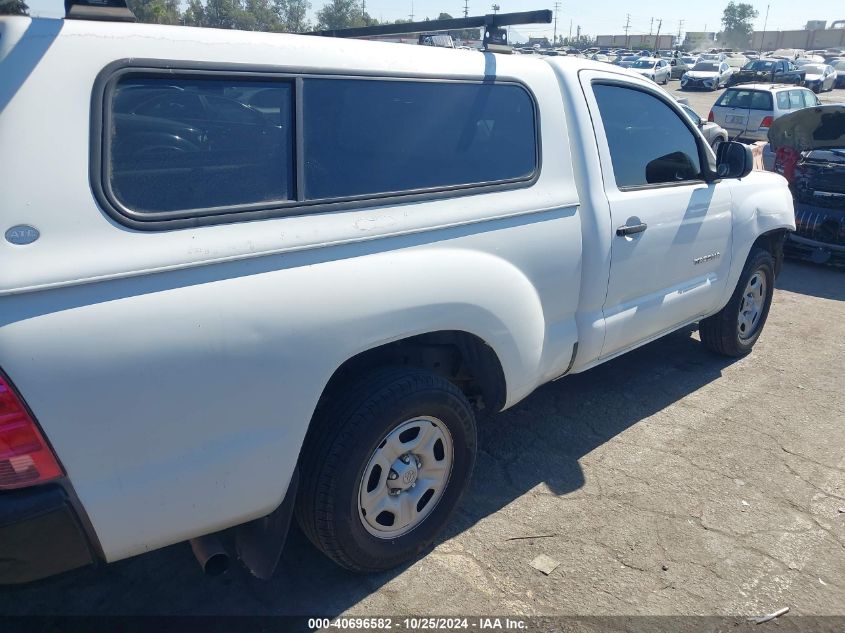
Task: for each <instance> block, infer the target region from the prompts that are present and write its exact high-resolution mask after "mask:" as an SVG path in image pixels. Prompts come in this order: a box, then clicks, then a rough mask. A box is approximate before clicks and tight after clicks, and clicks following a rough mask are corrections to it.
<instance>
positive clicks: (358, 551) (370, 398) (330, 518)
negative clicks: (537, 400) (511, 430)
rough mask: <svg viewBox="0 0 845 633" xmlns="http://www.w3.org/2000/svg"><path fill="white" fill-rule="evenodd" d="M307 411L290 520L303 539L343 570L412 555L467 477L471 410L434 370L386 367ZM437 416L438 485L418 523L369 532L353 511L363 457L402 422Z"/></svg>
mask: <svg viewBox="0 0 845 633" xmlns="http://www.w3.org/2000/svg"><path fill="white" fill-rule="evenodd" d="M320 409H321V410H320V411H318V412H317V413H315V417H314V420H313V421H312V428H311V429H310V430H309V433H308V437H307V438H306V441H305V445H304V447H303V450H302V453H301V455H300V460H299V463H300V466H299V467H300V472H301V476H302V479H301V482H302V483H301V485H300V490H299V494H298V496H297V503H296V518H297V521H298V522H299V525H300V526H301V528H302V530H303V532H304V533H305V535H306V536H307V537H308V539H309V540H310V541H311V542H312V543H313V544H314V545H315V546H316V547H317V548H318V549H319V550H320V551H322V552H323V553H324V554H325V555H326V556H328V557H329V558H330V559H332V560H333V561H334V562H335V563H337V564H338V565H340V566H341V567H345V568H346V569H349V570H352V571H356V572H375V571H383V570H386V569H391V568H393V567H396V566H398V565H401V564H402V563H405V562H407V561H410V560H413V559H414V558H416V557H417V556H419V554H420V553H422V552H423V551H424V550H425V549H427V548H428V547H429V545H430V544H431V543H432V541H434V539H435V538H436V536H437V534H438V533H439V532H440V531H441V529H442V528H443V527H444V526H445V525H446V523H447V522H448V520H449V517H450V516H451V514H452V512H453V510H454V509H455V507H456V506H457V504H458V502H459V501H460V498H461V496H462V495H463V493H464V490H465V489H466V487H467V484H468V483H469V480H470V476H471V474H472V469H473V466H474V464H475V455H476V427H475V415H474V413H473V410H472V407H471V405H470V403H469V402H468V401H467V399H466V397H465V396H464V394H463V393H461V391H460V390H458V389H457V387H455V386H454V385H453V384H452V383H450V382H449V381H448V380H446V379H444V378H441V377H440V376H438V375H436V374H433V373H430V372H426V371H422V370H415V369H408V368H388V369H384V370H381V371H378V372H375V373H372V374H370V375H368V376H365V377H364V378H363V379H362V380H359V381H357V382H354V383H352V384H350V385H349V386H348V387H347V388H346V389H343V390H342V391H341V392H339V393H338V394H337V397H335V398H332V402H331V403H330V404H328V405H326V406H321V407H320ZM416 416H432V417H435V418H437V419H438V420H440V421H441V422H442V423H443V424H444V425H445V427H446V428H447V429H448V431H449V433H450V434H451V439H452V443H453V463H452V469H451V473H450V474H449V476H448V480H447V483H446V487H445V488H444V489H443V492H442V494H441V496H440V498H439V500H438V501H437V503H436V505H435V506H434V508H433V510H431V511H430V512H429V514H428V515H427V516H425V518H423V519H422V521H421V523H419V525H417V526H416V527H415V528H413V529H412V530H411V531H410V532H407V533H405V534H401V535H399V536H397V537H395V538H390V539H385V538H378V537H376V536H373V535H372V534H370V532H368V531H367V529H366V528H365V527H364V523H363V520H362V518H361V516H359V491H360V486H361V482H362V478H363V475H364V471H365V468H366V466H367V464H368V462H369V460H370V457H371V456H372V455H373V453H374V452H375V451H376V449H378V448H380V446H381V445H383V444H384V441H383V440H384V439H385V438H386V437H387V436H388V434H389V433H390V432H391V431H393V430H394V429H395V428H396V427H397V426H398V425H400V424H401V423H402V422H404V421H406V420H408V419H412V418H414V417H416Z"/></svg>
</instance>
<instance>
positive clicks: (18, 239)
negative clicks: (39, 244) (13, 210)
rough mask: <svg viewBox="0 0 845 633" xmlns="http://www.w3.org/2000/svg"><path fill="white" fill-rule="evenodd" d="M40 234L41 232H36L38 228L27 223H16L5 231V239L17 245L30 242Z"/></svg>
mask: <svg viewBox="0 0 845 633" xmlns="http://www.w3.org/2000/svg"><path fill="white" fill-rule="evenodd" d="M40 236H41V233H39V232H38V229H36V228H35V227H34V226H29V225H28V224H18V225H16V226H13V227H12V228H10V229H9V230H8V231H6V241H7V242H9V243H10V244H17V245H18V246H24V245H26V244H32V243H33V242H34V241H35V240H37V239H38V238H39V237H40Z"/></svg>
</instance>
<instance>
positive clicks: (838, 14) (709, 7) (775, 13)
mask: <svg viewBox="0 0 845 633" xmlns="http://www.w3.org/2000/svg"><path fill="white" fill-rule="evenodd" d="M28 4H29V6H30V9H31V12H32V14H33V15H36V14H40V15H43V16H45V17H60V16H61V15H62V14H63V12H64V5H63V4H62V0H28ZM312 4H313V9H312V12H311V13H312V15H313V13H314V11H316V10H317V9H319V8H320V7H321V6H322V5H323V4H324V0H312ZM498 4H499V6H500V7H501V11H502V12H509V11H529V10H533V9H546V8H552V7H553V5H554V2H553V0H552V1H550V0H498ZM726 4H727V0H709V1H708V0H703V1H702V0H693V1H690V0H687V1H685V2H684V1H681V0H649V1H648V2H645V1H643V0H640V1H639V2H636V1H633V0H599V1H594V2H590V1H589V0H582V1H581V2H578V3H575V2H568V1H564V0H561V2H560V7H561V8H560V10H559V12H558V33H562V34H563V35H564V36H566V35H568V34H569V25H570V20H571V21H572V33H573V35H574V34H575V29H576V27H577V25H579V24H580V25H581V32H582V33H589V34H590V35H613V34H617V33H623V32H624V31H623V28H622V27H623V26H624V25H625V19H626V14H627V13H630V14H631V29H630V33H631V34H639V33H649V28H650V27H651V28H653V32H656V31H657V25H658V20H659V19H661V18H662V19H663V26H662V29H661V33H666V32H669V33H675V34H677V33H678V26H679V22H680V21H681V20H683V21H684V22H683V26H682V28H681V30H682V32H683V31H687V30H690V31H704V30H705V28H706V30H708V31H714V30H717V29H718V26H719V20H720V18H721V16H722V10H723V9H724V8H725V5H726ZM751 4H753V5H754V7H755V8H756V9H757V10H758V11H759V12H760V15H759V17H758V18H757V20H756V21H755V28H756V29H758V30H762V29H763V19H764V17H765V15H766V5H767V2H765V0H752V2H751ZM768 4H770V5H771V8H770V10H769V20H768V25H767V26H766V29H767V30H787V29H800V28H803V27H804V24H805V23H806V22H807V20H827V22H828V24H829V23H830V22H831V21H833V20H845V2H842V0H811V1H810V2H800V1H798V0H772V1H771V2H769V3H768ZM491 5H492V1H491V2H481V0H469V14H470V15H480V14H483V13H487V12H492V11H491ZM411 6H412V4H411V0H399V1H397V0H367V12H368V13H369V14H370V15H372V16H373V17H376V18H380V19H382V20H395V19H397V18H408V16H409V14H410V13H411ZM441 11H445V12H446V13H449V14H451V15H452V16H454V17H459V16H462V15H463V11H464V2H463V0H414V2H413V13H414V19H415V20H422V19H423V18H425V17H430V18H435V17H437V15H438V14H439V13H440V12H441ZM652 18H654V23H653V26H651V24H652V23H651V19H652ZM516 28H517V30H518V31H519V32H520V33H521V34H523V35H540V34H543V35H548V34H551V33H552V26H551V25H549V26H546V25H532V26H520V27H516Z"/></svg>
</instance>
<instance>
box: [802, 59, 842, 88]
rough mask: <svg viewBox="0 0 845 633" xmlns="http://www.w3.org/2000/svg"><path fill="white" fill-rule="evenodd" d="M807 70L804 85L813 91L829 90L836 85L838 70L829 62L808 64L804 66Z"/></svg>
mask: <svg viewBox="0 0 845 633" xmlns="http://www.w3.org/2000/svg"><path fill="white" fill-rule="evenodd" d="M802 68H803V70H806V71H807V75H806V76H805V77H804V85H805V86H806V87H807V88H809V89H810V90H812V91H813V92H827V91H829V90H833V88H834V86H836V76H837V71H835V70H834V69H833V66H831V65H829V64H806V65H805V66H802Z"/></svg>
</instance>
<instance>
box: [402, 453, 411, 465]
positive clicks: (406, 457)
mask: <svg viewBox="0 0 845 633" xmlns="http://www.w3.org/2000/svg"><path fill="white" fill-rule="evenodd" d="M399 459H401V460H402V463H403V464H410V463H411V457H410V456H409V455H408V454H405V455H402V457H400V458H399Z"/></svg>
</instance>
